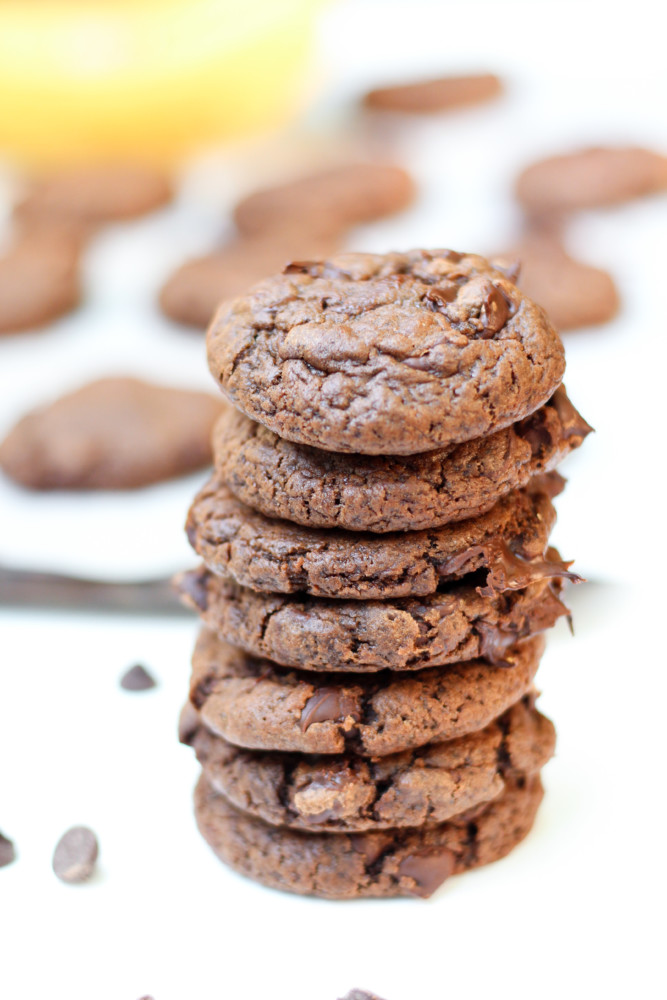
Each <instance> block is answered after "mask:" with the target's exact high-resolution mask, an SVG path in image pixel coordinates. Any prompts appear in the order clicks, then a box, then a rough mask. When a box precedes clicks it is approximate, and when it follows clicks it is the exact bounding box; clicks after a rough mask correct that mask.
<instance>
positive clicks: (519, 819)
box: [195, 776, 543, 899]
mask: <svg viewBox="0 0 667 1000" xmlns="http://www.w3.org/2000/svg"><path fill="white" fill-rule="evenodd" d="M542 794H543V793H542V785H541V783H540V779H539V777H538V776H535V777H532V778H519V779H518V780H517V781H515V782H512V783H509V784H508V786H507V789H506V790H505V791H504V792H503V794H502V795H500V796H499V797H498V798H497V799H495V800H494V801H493V802H490V803H488V804H486V805H484V806H482V807H480V808H479V809H476V810H472V811H471V812H468V813H464V814H463V815H461V816H458V817H457V818H456V819H452V820H448V821H447V822H445V823H441V824H440V825H438V826H435V827H422V828H421V829H417V830H412V829H393V830H380V831H377V832H372V833H353V834H346V833H320V834H317V833H301V832H299V831H296V830H287V829H276V828H275V827H273V826H269V825H268V824H266V823H264V822H262V820H259V819H255V818H254V817H252V816H248V815H246V814H245V813H242V812H240V811H239V810H237V809H235V808H234V807H233V806H232V805H230V804H229V803H228V802H227V801H226V799H225V798H224V796H222V795H220V794H219V793H217V792H215V791H214V790H213V789H212V788H211V786H210V785H209V784H208V782H207V781H206V779H205V777H202V778H201V779H200V781H199V784H198V785H197V788H196V791H195V815H196V818H197V824H198V826H199V829H200V831H201V833H202V835H203V837H204V839H205V840H206V841H207V842H208V844H209V845H210V846H211V847H212V848H213V850H214V851H215V853H216V854H217V855H218V857H219V858H220V859H221V860H222V861H224V862H225V863H226V864H228V865H230V866H231V867H232V868H234V869H236V871H238V872H240V873H241V874H242V875H247V876H249V877H250V878H253V879H256V880H257V881H258V882H262V883H263V884H264V885H267V886H270V887H271V888H273V889H282V890H284V891H287V892H296V893H301V894H302V895H314V896H323V897H325V898H327V899H355V898H358V897H363V896H421V897H423V898H427V897H428V896H431V895H432V894H433V893H434V892H435V890H436V889H438V888H439V887H440V886H441V885H442V883H443V882H444V881H445V880H446V879H447V878H448V877H449V876H450V875H454V874H458V873H459V872H463V871H466V870H467V869H469V868H477V867H479V866H481V865H485V864H489V863H490V862H492V861H496V860H498V859H499V858H502V857H504V856H505V855H506V854H509V852H510V851H511V850H512V848H513V847H515V846H516V844H518V843H519V842H520V841H521V840H523V838H524V837H525V836H526V835H527V834H528V832H529V831H530V828H531V827H532V825H533V822H534V819H535V815H536V813H537V809H538V807H539V804H540V802H541V800H542Z"/></svg>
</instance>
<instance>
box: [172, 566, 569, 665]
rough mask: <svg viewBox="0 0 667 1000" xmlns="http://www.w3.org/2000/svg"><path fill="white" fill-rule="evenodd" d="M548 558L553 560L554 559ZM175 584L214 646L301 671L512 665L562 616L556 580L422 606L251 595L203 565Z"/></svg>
mask: <svg viewBox="0 0 667 1000" xmlns="http://www.w3.org/2000/svg"><path fill="white" fill-rule="evenodd" d="M548 555H549V557H551V558H553V561H556V560H557V559H558V553H556V552H553V554H552V553H551V552H549V553H548ZM175 583H176V586H177V588H178V590H179V591H180V593H181V596H182V598H183V600H184V601H185V603H186V604H189V605H190V606H191V607H193V608H194V609H195V610H196V611H197V612H198V613H199V614H200V616H201V617H202V619H203V621H204V622H205V624H206V625H207V626H208V628H210V629H211V630H212V631H214V632H217V634H218V635H219V636H220V637H221V638H223V639H225V640H226V641H227V642H229V643H231V644H232V645H233V646H239V647H240V648H241V649H244V650H245V651H246V652H248V653H251V654H252V655H254V656H261V657H266V659H268V660H273V662H274V663H278V664H281V665H283V666H287V667H296V668H301V669H303V670H317V671H348V670H349V671H353V672H355V673H365V672H373V671H378V670H422V669H424V668H425V667H434V666H443V665H444V664H447V663H456V662H459V661H461V660H472V659H475V658H476V657H481V658H482V659H485V660H488V661H489V662H490V663H493V664H495V665H496V666H510V665H511V664H510V663H509V661H508V656H509V653H508V650H509V647H510V646H513V645H514V644H515V643H516V642H517V641H518V640H519V639H523V638H525V637H527V636H530V635H534V634H536V633H537V632H541V631H543V630H544V629H547V628H551V626H552V625H554V624H555V622H556V621H557V620H558V618H560V617H561V616H562V615H567V614H568V610H567V608H566V607H565V605H564V604H563V603H562V602H561V601H560V600H559V598H558V596H557V594H558V591H559V589H560V587H559V584H558V582H553V581H550V580H541V581H540V582H539V583H534V584H532V585H531V586H530V587H528V588H527V589H526V590H519V591H507V592H505V593H503V594H497V595H494V596H492V597H482V596H480V594H478V593H477V591H476V589H475V586H474V584H473V583H471V582H470V581H465V582H464V583H462V584H454V585H450V586H449V587H447V588H446V589H442V590H438V591H437V592H436V593H435V594H432V595H429V596H427V597H424V598H422V599H419V598H398V599H396V600H393V601H391V600H390V601H340V600H328V599H326V598H322V597H305V596H303V595H299V594H297V595H296V596H291V595H289V596H288V595H282V594H258V593H256V592H255V591H253V590H249V589H248V588H247V587H240V586H239V585H238V584H236V583H234V582H233V581H232V580H229V579H226V578H225V577H221V576H217V575H216V574H215V573H211V572H210V570H207V569H206V567H204V566H202V567H200V568H199V569H196V570H192V571H191V572H189V573H183V574H181V575H180V576H179V577H177V578H176V581H175Z"/></svg>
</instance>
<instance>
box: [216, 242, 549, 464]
mask: <svg viewBox="0 0 667 1000" xmlns="http://www.w3.org/2000/svg"><path fill="white" fill-rule="evenodd" d="M207 346H208V358H209V366H210V368H211V371H212V373H213V375H214V377H215V378H216V380H217V381H218V382H219V384H220V386H221V388H222V389H223V391H224V392H225V393H226V394H227V395H228V396H229V398H230V399H231V400H232V402H233V403H234V405H235V406H237V407H238V408H239V409H240V410H241V411H242V412H244V413H245V414H246V415H247V416H249V417H252V418H253V419H254V420H257V421H258V422H259V423H261V424H264V425H265V426H266V427H268V428H270V429H271V430H273V431H275V433H277V434H278V435H280V437H283V438H286V439H287V440H290V441H298V442H301V443H303V444H309V445H313V446H315V447H318V448H322V449H324V450H325V451H338V452H353V453H354V452H356V453H359V454H370V455H373V454H394V455H407V454H414V453H418V452H423V451H429V450H431V449H434V448H441V447H444V446H446V445H448V444H453V443H457V442H461V441H468V440H471V439H472V438H476V437H483V436H484V435H486V434H490V433H491V432H493V431H496V430H499V429H501V428H503V427H507V426H508V425H509V424H511V423H513V422H514V421H516V420H520V419H522V418H523V417H525V416H527V415H528V414H530V413H532V412H533V411H534V410H536V409H537V408H538V407H539V406H541V405H542V404H543V403H545V402H546V400H547V399H548V398H549V397H550V396H551V394H552V393H553V392H554V390H555V389H556V387H557V386H558V385H559V383H560V381H561V378H562V376H563V371H564V367H565V361H564V356H563V347H562V344H561V342H560V339H559V337H558V334H557V333H556V331H555V330H554V329H553V327H552V326H551V325H550V323H549V321H548V320H547V318H546V316H545V314H544V312H543V311H542V310H541V309H540V307H539V306H536V305H535V304H534V303H533V302H531V300H530V299H528V298H526V297H525V295H523V294H522V293H521V292H520V291H519V290H518V289H517V287H516V286H515V285H514V283H513V282H512V281H511V280H510V279H509V278H508V277H507V276H506V275H505V274H503V272H502V271H500V270H497V269H494V268H492V267H491V265H490V264H489V263H488V262H487V261H486V260H485V259H484V258H483V257H478V256H475V255H472V254H466V255H464V254H459V253H455V252H454V251H451V250H412V251H409V252H408V253H389V254H384V255H375V254H353V253H348V254H340V255H338V256H335V257H332V258H330V259H329V260H322V261H301V262H294V263H292V264H289V265H288V266H287V267H286V268H285V271H284V272H283V274H281V275H278V276H276V277H273V278H269V279H267V280H265V281H263V282H260V283H259V284H258V285H255V286H254V288H252V289H251V290H250V292H249V293H248V294H247V295H245V296H243V297H241V298H238V299H236V300H234V301H233V302H232V303H227V304H225V305H223V306H222V307H221V309H220V310H219V312H218V313H217V315H216V317H215V319H214V321H213V323H212V325H211V327H210V329H209V333H208V338H207Z"/></svg>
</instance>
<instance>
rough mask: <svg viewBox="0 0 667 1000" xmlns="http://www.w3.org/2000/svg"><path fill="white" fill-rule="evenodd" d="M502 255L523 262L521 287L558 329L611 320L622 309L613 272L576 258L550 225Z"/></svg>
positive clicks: (503, 257)
mask: <svg viewBox="0 0 667 1000" xmlns="http://www.w3.org/2000/svg"><path fill="white" fill-rule="evenodd" d="M500 258H501V260H507V261H509V260H512V259H513V260H517V261H521V271H520V274H519V278H518V281H517V284H518V285H519V288H521V289H522V290H523V291H524V292H525V293H526V295H529V296H530V298H531V299H533V300H534V301H535V302H538V303H539V304H540V305H541V306H542V308H543V309H544V311H545V312H546V314H547V316H548V317H549V319H550V320H551V322H552V323H553V325H554V326H555V327H556V329H557V330H572V329H575V328H577V327H583V326H596V325H597V324H599V323H607V322H608V321H609V320H610V319H612V318H613V317H614V316H615V315H616V313H617V312H618V308H619V298H618V292H617V290H616V285H615V284H614V279H613V278H612V277H611V275H610V274H608V273H607V272H606V271H601V270H600V269H599V268H597V267H591V266H590V265H589V264H583V263H582V262H581V261H578V260H574V258H573V257H570V256H569V254H567V253H566V251H565V248H564V246H563V244H562V243H561V241H560V239H559V237H558V236H557V235H556V234H555V233H553V232H551V231H549V229H548V228H544V229H535V230H533V231H532V232H528V233H526V235H525V236H524V237H523V239H522V240H521V242H519V243H517V244H516V246H514V247H513V248H512V249H511V250H507V251H505V252H504V253H503V254H501V255H500Z"/></svg>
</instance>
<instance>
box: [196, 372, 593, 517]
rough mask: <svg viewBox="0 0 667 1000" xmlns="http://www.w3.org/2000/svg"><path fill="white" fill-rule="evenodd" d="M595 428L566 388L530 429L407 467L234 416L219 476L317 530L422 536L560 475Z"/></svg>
mask: <svg viewBox="0 0 667 1000" xmlns="http://www.w3.org/2000/svg"><path fill="white" fill-rule="evenodd" d="M590 430H591V428H590V427H589V425H588V424H587V423H586V421H585V420H584V419H583V418H582V417H581V415H580V414H579V413H578V412H577V410H576V409H575V408H574V407H573V406H572V404H571V403H570V401H569V399H568V398H567V394H566V392H565V389H564V388H563V387H562V386H560V387H559V388H558V389H557V390H556V392H555V393H554V395H553V396H552V397H551V399H550V400H549V402H548V403H547V404H546V405H545V406H543V407H541V408H540V409H539V410H536V411H535V413H533V414H531V415H530V416H529V417H526V418H525V419H524V420H521V421H518V422H517V423H515V424H512V425H511V426H510V427H506V428H504V430H502V431H496V433H495V434H491V435H490V436H489V437H486V438H477V439H476V440H474V441H466V442H464V443H462V444H458V445H450V446H449V447H447V448H443V449H440V450H438V451H431V452H426V453H425V454H420V455H411V456H404V457H401V458H397V457H393V456H384V455H382V456H381V455H336V454H333V453H332V452H329V451H321V450H320V449H319V448H312V447H310V446H309V445H303V444H297V443H295V442H293V441H285V440H284V439H283V438H280V437H278V435H277V434H275V433H274V432H273V431H270V430H269V429H268V428H267V427H263V426H262V424H258V423H256V422H255V421H253V420H249V419H248V417H246V416H244V415H243V414H242V413H239V412H238V410H234V409H232V408H231V407H225V410H224V412H223V414H222V416H221V418H220V420H219V421H218V423H217V424H216V426H215V430H214V433H213V449H214V455H215V459H214V461H215V465H216V469H217V470H218V472H219V473H220V475H221V477H222V478H223V479H224V481H225V482H226V483H227V485H228V486H229V488H230V489H231V491H232V492H233V493H234V494H235V496H237V497H238V498H239V500H242V501H243V502H244V503H246V504H247V505H248V506H249V507H252V508H253V509H254V510H258V511H260V512H261V513H262V514H267V515H268V516H269V517H280V518H285V519H286V520H288V521H294V522H295V523H296V524H302V525H304V526H306V527H312V528H345V529H347V530H349V531H376V532H386V531H403V530H406V529H407V530H412V531H416V530H418V529H420V528H436V527H440V526H441V525H444V524H448V523H450V522H452V521H463V520H466V519H467V518H470V517H476V516H477V515H478V514H484V513H485V512H486V511H488V510H490V509H491V507H493V505H494V504H495V503H496V502H497V501H498V500H499V499H500V498H501V497H502V496H504V495H505V494H506V493H509V492H510V490H513V489H517V488H519V487H521V486H525V484H526V483H527V482H528V481H529V480H530V479H531V478H532V477H533V476H535V475H539V474H541V473H543V472H548V471H550V470H551V469H553V468H555V466H556V465H558V464H559V463H560V462H561V461H562V460H563V459H564V458H565V457H566V455H568V454H569V453H570V452H571V451H572V450H573V449H574V448H578V447H579V445H580V444H581V443H582V441H583V440H584V438H585V437H586V435H587V434H588V433H590Z"/></svg>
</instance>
